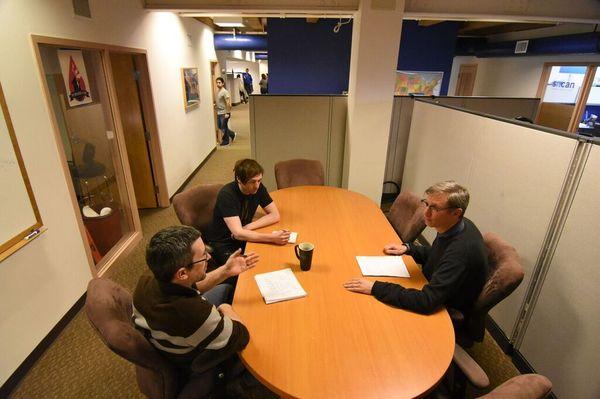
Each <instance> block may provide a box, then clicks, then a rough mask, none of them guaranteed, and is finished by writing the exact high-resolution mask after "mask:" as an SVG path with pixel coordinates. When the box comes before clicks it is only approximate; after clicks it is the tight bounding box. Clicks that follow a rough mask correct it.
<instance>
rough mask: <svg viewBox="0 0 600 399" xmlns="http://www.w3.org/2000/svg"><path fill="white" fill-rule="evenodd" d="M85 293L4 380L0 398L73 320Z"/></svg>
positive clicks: (8, 392) (24, 374)
mask: <svg viewBox="0 0 600 399" xmlns="http://www.w3.org/2000/svg"><path fill="white" fill-rule="evenodd" d="M85 298H86V293H84V294H83V295H82V296H81V298H79V299H78V300H77V302H75V304H74V305H73V306H71V308H70V309H69V310H68V311H67V313H65V315H64V316H63V317H62V318H61V319H60V321H59V322H58V323H56V325H55V326H54V327H53V328H52V330H50V332H49V333H48V334H47V335H46V336H45V337H44V339H42V341H41V342H40V343H39V344H38V345H37V346H36V347H35V349H34V350H33V351H32V352H31V353H30V354H29V356H27V358H25V360H24V361H23V363H21V365H20V366H19V367H17V369H16V370H15V372H14V373H12V375H11V376H10V377H9V378H8V380H6V382H5V383H4V384H2V387H0V398H8V396H9V395H10V394H11V392H12V391H13V390H14V389H15V388H16V387H17V386H18V385H19V383H20V382H21V380H22V379H23V378H24V377H25V376H26V375H27V373H28V372H29V370H31V368H32V367H33V366H34V365H35V363H36V362H37V361H38V360H39V359H40V358H41V357H42V355H43V354H44V352H46V350H47V349H48V348H49V347H50V345H52V343H53V342H54V341H55V340H56V338H57V337H58V336H59V335H60V333H61V332H62V331H63V330H64V329H65V327H66V326H67V325H68V324H69V323H70V322H71V320H73V318H74V317H75V316H76V315H77V313H79V311H80V310H81V309H82V308H83V305H84V304H85Z"/></svg>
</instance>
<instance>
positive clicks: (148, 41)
mask: <svg viewBox="0 0 600 399" xmlns="http://www.w3.org/2000/svg"><path fill="white" fill-rule="evenodd" d="M90 3H91V5H92V13H93V17H94V18H93V19H92V20H87V19H83V18H75V17H73V15H72V4H71V1H70V0H54V1H51V2H49V1H45V0H29V1H20V0H3V1H0V26H2V30H1V32H2V33H0V59H2V62H1V63H0V82H1V83H2V87H3V89H4V94H5V97H6V101H7V105H8V109H9V112H10V115H11V119H12V122H13V125H14V128H15V132H16V136H17V140H18V142H19V146H20V149H21V152H22V154H23V159H24V162H25V166H26V169H27V172H28V174H29V178H30V180H31V186H32V189H33V192H34V195H35V197H36V200H37V204H38V206H39V209H40V213H41V216H42V219H43V221H44V225H45V226H46V227H47V228H48V231H47V232H46V233H45V234H43V235H42V236H41V237H40V238H38V239H36V240H35V241H33V242H32V243H31V244H29V245H27V246H25V247H24V248H22V249H21V250H20V251H18V252H16V253H15V254H14V255H12V256H11V257H9V258H8V259H6V260H4V261H3V262H1V263H0V315H2V317H0V353H2V361H1V362H0V384H3V383H4V382H5V381H6V380H7V379H8V377H10V375H11V374H12V373H13V372H14V371H15V369H16V368H17V367H18V366H19V365H20V364H21V362H23V360H24V359H25V358H26V357H27V356H28V355H29V354H30V352H31V351H32V350H33V349H34V348H35V346H36V345H37V344H38V343H39V342H40V341H41V340H42V339H43V338H44V337H45V336H46V334H48V332H49V331H50V330H51V329H52V328H53V327H54V326H55V325H56V323H57V322H58V321H59V320H60V318H61V317H62V316H63V315H64V314H65V313H66V312H67V311H68V309H69V308H70V307H71V306H72V305H73V304H74V303H75V302H76V300H77V299H78V298H79V297H81V295H82V294H83V293H84V292H85V289H86V285H87V282H88V280H89V279H90V278H91V276H90V271H89V266H88V260H87V257H86V255H85V250H84V248H85V247H84V245H85V244H84V242H83V240H82V238H81V236H80V234H79V230H78V228H77V223H76V214H75V210H74V209H73V206H72V204H71V200H70V198H69V192H68V188H67V180H68V179H69V177H68V176H65V173H64V171H63V169H62V167H61V163H60V158H59V153H58V146H59V145H60V143H59V142H57V140H56V139H55V134H54V132H53V129H52V124H51V122H50V115H49V113H48V110H47V108H46V104H45V100H44V97H43V90H42V84H43V83H42V81H41V79H40V74H39V72H38V66H37V63H36V60H35V55H34V51H33V48H32V44H31V38H30V35H31V34H38V35H44V36H52V37H60V38H69V39H77V40H83V41H91V42H102V43H108V44H114V45H122V46H128V47H136V48H145V49H147V50H148V64H149V69H150V75H151V79H152V88H153V95H154V102H155V108H156V113H157V119H158V128H159V132H160V137H161V143H162V151H163V157H164V161H165V168H166V176H167V182H168V187H169V194H172V193H173V192H174V191H175V190H176V189H177V188H178V187H179V185H180V184H181V183H182V182H183V181H184V180H185V179H186V178H187V177H188V175H189V174H190V172H192V171H193V170H194V169H195V168H196V167H197V166H198V165H199V163H200V162H201V161H202V160H203V159H204V158H205V157H206V156H207V154H209V153H210V151H211V150H212V148H213V147H214V145H215V143H214V137H213V135H214V130H215V129H214V123H213V117H212V104H211V103H212V99H211V93H210V81H209V79H210V74H209V62H208V60H209V58H215V55H214V46H213V36H212V32H211V31H210V30H209V29H208V28H206V27H205V26H204V25H202V24H200V23H199V22H197V21H194V20H191V19H188V20H183V19H180V18H178V17H176V16H174V15H173V14H170V13H163V12H148V11H146V10H144V9H143V8H142V2H140V1H138V0H129V1H121V0H106V1H91V2H90ZM188 34H189V35H190V36H191V47H189V44H190V40H188V37H187V35H188ZM183 66H197V67H198V68H199V72H200V79H201V80H200V86H201V94H200V95H201V103H200V106H199V107H198V108H196V109H194V110H192V111H190V112H188V113H185V111H184V107H183V92H182V83H181V76H180V74H181V71H180V68H181V67H183ZM0 206H1V204H0Z"/></svg>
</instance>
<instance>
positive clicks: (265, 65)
mask: <svg viewBox="0 0 600 399" xmlns="http://www.w3.org/2000/svg"><path fill="white" fill-rule="evenodd" d="M258 73H259V74H260V75H262V74H263V73H264V74H267V73H269V61H268V60H258ZM260 75H259V76H260ZM259 81H260V79H259Z"/></svg>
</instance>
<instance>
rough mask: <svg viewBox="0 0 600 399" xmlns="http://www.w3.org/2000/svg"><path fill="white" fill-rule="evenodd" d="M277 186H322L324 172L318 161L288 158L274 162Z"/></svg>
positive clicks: (323, 183)
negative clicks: (287, 159)
mask: <svg viewBox="0 0 600 399" xmlns="http://www.w3.org/2000/svg"><path fill="white" fill-rule="evenodd" d="M275 181H276V182H277V188H278V189H282V188H287V187H296V186H324V185H325V172H324V171H323V165H322V164H321V162H320V161H314V160H310V159H290V160H289V161H281V162H277V163H276V164H275Z"/></svg>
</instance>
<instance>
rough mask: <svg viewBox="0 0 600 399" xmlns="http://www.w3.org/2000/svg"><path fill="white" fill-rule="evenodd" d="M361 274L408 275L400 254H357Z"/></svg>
mask: <svg viewBox="0 0 600 399" xmlns="http://www.w3.org/2000/svg"><path fill="white" fill-rule="evenodd" d="M356 261H357V262H358V266H359V267H360V270H361V272H362V274H363V276H387V277H410V274H409V273H408V270H407V269H406V265H405V264H404V260H402V256H357V257H356Z"/></svg>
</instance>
